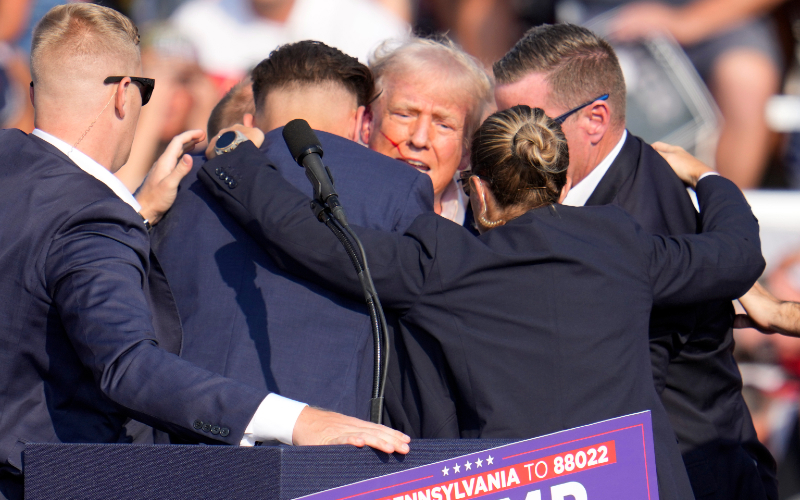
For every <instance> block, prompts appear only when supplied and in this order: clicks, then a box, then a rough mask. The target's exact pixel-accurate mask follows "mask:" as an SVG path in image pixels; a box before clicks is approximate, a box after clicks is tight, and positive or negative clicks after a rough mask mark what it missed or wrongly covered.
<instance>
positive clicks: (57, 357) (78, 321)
mask: <svg viewBox="0 0 800 500" xmlns="http://www.w3.org/2000/svg"><path fill="white" fill-rule="evenodd" d="M0 158H1V159H0V228H2V229H0V269H2V270H3V271H2V273H0V297H2V301H0V497H3V496H6V497H9V498H16V497H21V490H20V487H21V483H20V469H21V466H22V462H21V452H22V449H23V448H24V445H25V443H27V442H56V443H57V442H66V443H81V442H83V443H119V442H130V441H131V440H132V439H133V438H132V436H130V435H129V434H128V433H127V431H126V429H125V427H124V424H125V423H126V421H127V420H128V418H129V417H135V418H137V419H139V420H141V421H144V422H146V423H148V424H151V425H156V426H159V427H161V428H163V429H165V430H168V431H170V432H175V433H181V434H183V435H186V436H191V437H192V438H193V439H197V440H209V439H215V440H217V442H220V441H221V442H226V443H230V444H236V443H238V442H239V441H240V440H241V439H242V435H243V434H244V430H245V427H246V426H247V424H248V422H249V421H250V419H251V418H252V416H253V414H254V413H255V410H256V408H257V407H258V405H259V404H260V403H261V401H262V400H263V399H264V398H265V397H266V395H267V392H266V391H263V390H258V389H253V388H251V387H248V386H246V385H244V384H241V383H237V382H234V381H231V380H227V379H224V378H223V377H221V376H219V375H214V374H212V373H210V372H208V371H206V370H202V369H200V368H197V367H195V366H193V365H191V364H189V363H187V362H186V361H184V360H181V359H180V358H179V357H178V356H177V355H176V354H177V353H178V351H179V349H180V346H181V329H180V322H179V319H178V317H177V311H176V310H175V304H174V301H173V300H172V298H171V297H170V296H169V289H168V287H166V282H165V281H164V280H163V276H160V277H159V276H154V273H157V264H155V263H154V262H151V259H150V256H151V253H150V241H149V237H148V234H147V231H146V229H145V227H144V225H143V223H142V218H141V217H140V216H139V214H137V213H136V212H135V211H134V210H133V209H132V208H131V207H130V206H129V205H127V204H125V203H124V202H123V201H122V200H120V199H119V198H118V197H117V196H116V195H115V194H114V193H113V191H111V189H110V188H108V187H107V186H106V185H105V184H103V183H102V182H100V181H99V180H97V179H95V178H94V177H92V176H91V175H89V174H87V173H85V172H84V171H83V170H81V169H80V168H79V167H78V166H77V165H75V164H74V163H73V162H72V161H71V160H70V159H69V158H67V157H66V156H65V155H64V154H63V153H61V152H60V151H59V150H58V149H57V148H55V147H53V146H51V145H50V144H49V143H47V142H46V141H43V140H41V139H39V138H38V137H35V136H28V135H26V134H24V133H22V132H20V131H19V130H2V131H0ZM159 346H163V347H164V349H162V348H161V347H159ZM168 351H169V352H168ZM196 422H202V424H201V425H200V426H199V428H198V429H194V426H195V425H196V424H195V423H196ZM207 423H208V424H212V425H216V426H218V427H217V429H220V428H225V429H226V430H225V431H224V432H219V431H218V432H217V433H216V434H212V433H211V432H205V431H204V430H203V426H204V425H205V424H207ZM209 431H210V426H209ZM223 434H224V436H223Z"/></svg>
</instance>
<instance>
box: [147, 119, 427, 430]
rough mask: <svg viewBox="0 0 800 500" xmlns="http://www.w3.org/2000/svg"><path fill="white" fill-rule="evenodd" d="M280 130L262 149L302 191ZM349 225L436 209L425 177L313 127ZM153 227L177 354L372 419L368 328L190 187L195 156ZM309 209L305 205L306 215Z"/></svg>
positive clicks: (351, 303) (386, 226)
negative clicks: (172, 302)
mask: <svg viewBox="0 0 800 500" xmlns="http://www.w3.org/2000/svg"><path fill="white" fill-rule="evenodd" d="M282 130H283V129H282V128H281V129H276V130H273V131H271V132H269V133H267V134H266V137H265V140H264V144H262V147H261V152H262V153H263V154H264V157H265V158H267V160H268V161H269V162H270V163H272V164H273V165H274V166H275V167H276V168H277V169H278V170H279V171H280V172H281V175H283V177H284V178H285V179H287V180H288V181H289V182H290V183H291V184H292V185H293V186H295V187H296V188H298V189H300V190H301V191H302V192H304V193H306V194H308V195H309V196H310V195H311V192H312V191H311V184H310V183H309V182H308V179H307V178H306V176H305V171H304V169H303V168H301V167H299V166H298V165H297V163H296V162H295V161H294V160H293V159H292V157H291V154H290V153H289V150H288V148H287V147H286V144H285V143H284V141H283V138H282V136H281V133H282ZM317 135H318V137H319V139H320V141H321V144H322V146H323V149H324V152H325V153H324V160H325V163H326V165H328V166H329V168H330V169H331V171H332V173H333V176H334V178H335V181H336V188H337V190H338V192H339V199H340V200H341V202H342V205H343V206H344V208H345V210H346V212H347V216H348V219H349V220H350V221H351V222H353V223H354V224H358V225H361V226H365V227H370V228H374V229H380V230H384V231H399V232H403V231H405V230H406V229H407V228H408V226H409V225H410V224H411V222H412V221H413V220H414V219H415V218H416V217H417V215H419V214H421V213H423V212H426V211H430V210H432V209H433V188H432V185H431V181H430V178H429V177H428V176H427V175H424V174H421V173H419V172H417V171H416V170H414V169H413V168H411V167H409V166H408V165H406V164H404V163H401V162H398V161H396V160H393V159H391V158H388V157H386V156H383V155H381V154H378V153H376V152H374V151H371V150H369V149H367V148H365V147H363V146H361V145H359V144H357V143H355V142H353V141H350V140H347V139H344V138H342V137H338V136H336V135H333V134H328V133H325V132H317ZM196 160H198V161H197V162H196V163H197V165H195V167H194V168H193V171H192V172H191V173H190V174H189V175H188V176H187V177H186V178H185V179H184V180H183V182H182V183H181V189H180V192H179V194H178V197H177V199H176V200H175V204H174V205H173V207H172V208H171V209H170V211H169V212H168V213H167V215H166V216H165V217H164V219H163V220H162V221H161V222H160V223H159V224H158V225H157V226H156V227H155V228H154V230H153V248H154V249H155V251H156V253H157V254H158V256H159V258H160V259H161V263H162V265H163V266H164V270H165V272H166V274H167V277H168V278H169V282H170V285H171V286H172V290H173V292H174V293H175V297H176V300H177V302H178V310H179V311H180V314H181V321H182V322H183V325H184V329H185V330H186V336H185V340H184V349H183V352H182V353H181V357H182V358H184V359H186V360H188V361H191V362H192V363H195V364H197V365H199V366H202V367H204V368H206V369H208V370H211V371H213V372H215V373H219V374H222V375H224V376H226V377H230V378H233V379H235V380H239V381H241V382H244V383H246V384H248V385H251V386H252V387H255V388H259V389H263V390H270V391H275V392H278V393H280V394H281V395H283V396H286V397H289V398H292V399H296V400H299V401H303V402H306V403H309V404H312V405H315V406H320V407H323V408H326V409H329V410H333V411H337V412H340V413H344V414H346V415H351V416H355V417H360V418H362V419H365V420H368V419H369V399H370V396H371V389H372V370H373V348H372V345H373V344H372V330H371V328H370V321H369V316H368V315H367V312H366V307H365V306H364V300H363V297H359V298H357V299H355V300H353V299H350V298H347V297H343V296H342V295H341V294H338V293H335V292H332V291H330V290H326V289H325V288H323V287H321V286H319V285H317V284H314V283H311V282H308V281H305V280H302V279H299V278H297V277H296V276H293V275H290V274H288V273H286V272H284V271H282V270H280V269H279V268H278V267H277V266H276V265H275V264H274V263H273V262H272V260H271V259H270V258H269V257H268V256H267V254H266V253H265V252H264V251H263V250H262V249H261V248H260V247H259V246H258V244H257V243H256V242H254V241H253V239H252V238H251V237H250V236H249V235H248V234H247V232H246V231H244V230H243V229H242V228H241V227H239V225H238V224H237V223H236V221H235V220H233V219H232V218H231V216H230V215H228V214H227V213H226V212H225V210H223V208H222V207H221V206H220V205H219V203H218V202H217V201H216V200H215V199H214V198H213V196H211V194H210V193H209V192H208V191H207V190H206V188H205V187H203V186H202V184H201V183H200V182H199V181H198V180H197V171H198V169H199V168H200V167H199V165H200V164H202V161H203V160H202V159H201V158H196ZM309 213H310V209H309Z"/></svg>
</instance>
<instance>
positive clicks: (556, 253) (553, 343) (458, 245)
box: [199, 143, 764, 499]
mask: <svg viewBox="0 0 800 500" xmlns="http://www.w3.org/2000/svg"><path fill="white" fill-rule="evenodd" d="M216 170H218V171H219V174H217V173H215V172H216ZM199 176H200V178H201V180H202V181H203V182H204V183H205V184H206V186H207V187H209V188H210V189H211V190H213V193H214V196H215V197H217V199H218V200H220V202H221V203H222V204H223V206H225V208H226V210H228V211H229V212H230V213H231V214H232V215H234V216H235V217H236V219H237V220H238V221H239V222H240V223H241V224H243V225H244V227H246V228H247V229H248V230H249V231H250V232H251V233H252V234H253V235H254V236H255V237H256V238H257V239H258V240H259V241H260V242H261V244H262V246H263V247H264V248H265V249H266V250H267V252H268V253H269V254H270V255H271V256H272V257H273V258H274V259H275V260H276V262H277V263H278V264H279V265H281V266H282V267H284V268H287V269H290V270H292V271H293V272H295V273H298V274H299V275H301V276H305V277H307V278H314V279H316V280H318V281H319V282H320V283H323V284H325V285H326V286H329V287H333V288H336V289H340V290H345V291H347V292H349V293H350V294H353V295H354V296H358V294H360V293H361V292H360V286H359V284H358V279H357V277H356V276H355V273H353V272H352V271H349V270H348V268H347V265H346V263H347V256H346V254H345V253H344V251H343V250H342V249H341V248H340V245H339V243H338V241H337V240H336V239H335V238H334V237H333V236H332V235H330V234H328V231H327V229H326V228H324V227H322V226H321V225H320V224H319V223H318V222H317V221H316V220H315V219H314V218H313V217H312V216H311V214H310V213H309V212H308V207H307V204H308V199H307V198H306V197H305V196H303V195H302V194H301V193H299V192H297V191H296V190H294V189H293V188H292V187H291V186H289V185H288V184H287V183H286V182H285V181H283V180H282V179H281V178H280V175H279V174H278V173H277V172H276V171H275V170H274V169H272V168H270V167H268V166H266V165H265V162H264V160H263V158H261V157H260V155H259V154H258V151H257V150H256V149H255V148H254V147H253V146H252V144H251V143H245V144H244V145H242V146H240V147H239V148H238V149H237V150H236V151H234V152H233V153H230V154H227V155H223V156H221V157H219V158H216V159H214V160H212V161H211V162H209V163H207V164H206V165H204V167H203V169H202V170H201V172H200V173H199ZM219 176H222V177H223V178H224V177H226V176H230V177H233V178H234V179H236V180H237V182H238V186H239V187H237V188H234V189H231V188H230V187H229V186H228V184H226V183H225V182H223V181H222V180H221V179H220V177H219ZM698 193H699V195H700V199H701V203H702V204H703V206H704V207H705V208H706V209H705V211H704V213H703V217H704V223H705V229H706V231H707V233H704V234H702V235H695V236H691V237H675V238H665V237H661V236H652V235H650V234H649V233H647V232H646V231H643V230H642V229H641V228H640V227H638V226H637V225H636V223H635V221H633V219H631V218H630V216H628V215H627V214H625V213H624V211H622V210H621V209H619V208H617V207H594V208H573V207H564V206H552V207H544V208H540V209H536V210H532V211H530V212H528V213H526V214H525V215H523V216H521V217H519V218H517V219H514V220H513V221H511V222H509V223H508V224H506V225H505V226H501V227H499V228H496V229H493V230H492V231H489V232H488V233H486V234H484V235H481V236H480V237H478V238H476V237H474V236H473V235H472V234H470V233H469V231H467V230H466V229H464V228H463V227H461V226H459V225H456V224H453V223H452V222H450V221H448V220H446V219H443V218H442V217H439V216H436V215H433V214H426V215H422V216H420V217H418V218H417V220H416V221H414V223H413V224H412V225H411V227H410V228H409V230H408V231H407V232H406V233H405V235H398V234H389V233H384V232H379V231H372V230H367V229H360V230H359V231H358V232H359V234H360V236H361V238H362V240H363V242H364V246H365V248H366V249H367V254H368V256H369V258H370V267H371V268H372V272H373V278H374V280H375V284H376V287H377V289H378V292H379V293H380V295H381V300H382V301H383V303H384V305H385V306H387V307H391V308H394V309H395V310H397V311H398V312H400V313H401V314H402V319H403V323H402V324H403V325H404V326H409V325H413V326H415V327H416V328H417V329H418V330H419V331H420V332H424V333H425V334H426V335H427V336H428V337H429V338H431V339H433V341H435V342H436V343H438V344H439V345H440V346H441V348H442V352H443V355H444V360H443V361H444V362H445V364H446V369H447V370H448V371H449V372H450V373H451V374H452V383H453V388H454V390H455V392H456V405H457V418H458V421H459V428H460V429H461V435H462V437H468V438H469V437H471V438H477V437H483V438H500V437H503V438H515V437H519V438H525V437H532V436H539V435H543V434H547V433H550V432H554V431H558V430H561V429H567V428H571V427H576V426H580V425H584V424H588V423H591V422H596V421H599V420H603V419H607V418H611V417H615V416H620V415H626V414H630V413H633V412H637V411H642V410H650V411H651V412H652V416H653V424H654V435H655V448H656V461H657V466H658V475H659V488H660V492H661V495H660V496H661V498H665V499H678V498H681V499H684V498H691V496H692V493H691V488H690V485H689V481H688V478H687V476H686V471H685V469H684V467H683V462H682V460H681V457H680V454H679V452H678V449H677V445H676V443H675V438H674V434H673V432H672V430H671V428H670V426H669V422H668V420H667V416H666V412H665V411H664V409H663V406H662V405H661V402H660V400H659V398H658V395H657V394H656V391H655V389H654V387H653V383H652V376H651V365H650V357H649V352H648V340H647V331H648V324H649V318H650V310H651V306H652V304H653V302H654V301H656V302H660V303H665V304H679V303H685V302H692V301H697V300H700V299H701V298H704V297H709V296H711V297H716V298H718V299H723V298H728V299H730V298H731V297H735V296H737V295H738V294H740V293H743V292H744V291H746V290H747V289H748V288H749V287H750V286H751V285H752V283H753V282H754V281H755V279H756V278H757V277H758V276H759V274H760V273H761V271H762V270H763V267H764V261H763V259H762V257H761V250H760V244H759V239H758V224H757V222H756V221H755V218H754V217H753V215H752V213H751V212H750V210H749V207H748V206H747V204H746V202H745V201H744V198H743V196H742V195H741V193H740V192H739V190H738V189H737V188H736V187H735V186H734V185H733V184H732V183H730V182H729V181H727V180H725V179H722V178H720V177H715V178H710V179H704V180H703V181H702V182H701V183H700V184H699V186H698ZM309 241H314V242H315V245H313V246H312V245H308V242H309ZM614 311H617V312H618V313H617V314H612V313H610V312H614Z"/></svg>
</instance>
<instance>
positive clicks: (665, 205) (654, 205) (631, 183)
mask: <svg viewBox="0 0 800 500" xmlns="http://www.w3.org/2000/svg"><path fill="white" fill-rule="evenodd" d="M607 204H615V205H618V206H620V207H622V208H623V209H625V211H626V212H628V213H629V214H630V215H632V216H633V217H634V218H635V219H636V221H637V222H638V223H639V224H640V225H641V226H642V227H643V228H644V229H645V230H647V231H649V232H651V233H654V234H662V235H670V234H694V233H697V232H698V223H697V211H696V210H695V208H694V205H693V204H692V201H691V198H690V197H689V194H688V193H687V191H686V187H685V186H684V184H683V182H681V180H680V179H679V178H678V176H677V175H675V173H674V171H673V170H672V168H671V167H670V166H669V164H668V163H667V162H666V160H664V158H663V157H662V156H661V155H660V154H658V153H657V152H656V151H655V150H654V149H653V148H652V147H651V146H650V145H649V144H647V143H645V142H644V141H643V140H642V139H640V138H638V137H636V136H634V135H633V134H631V133H628V136H627V138H626V139H625V143H624V144H623V146H622V149H621V150H620V152H619V154H618V155H617V157H616V158H615V159H614V161H613V162H612V164H611V166H610V167H609V169H608V171H607V172H606V174H605V175H604V176H603V179H601V181H600V183H599V184H598V185H597V188H596V189H595V191H594V193H592V196H590V197H589V200H588V202H587V205H607Z"/></svg>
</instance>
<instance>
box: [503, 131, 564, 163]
mask: <svg viewBox="0 0 800 500" xmlns="http://www.w3.org/2000/svg"><path fill="white" fill-rule="evenodd" d="M545 125H546V124H545V123H543V121H542V120H537V121H528V122H524V123H523V124H522V126H521V127H520V128H519V130H517V133H516V134H514V138H513V139H512V141H511V151H512V153H513V155H514V156H516V157H517V158H519V159H520V160H521V161H522V163H523V164H524V165H528V166H533V165H538V166H539V169H540V170H544V171H547V172H556V171H558V170H559V167H558V164H559V159H560V156H561V153H562V151H561V150H562V147H563V146H562V142H563V141H562V140H561V139H560V138H559V137H558V136H557V135H556V133H555V132H554V131H553V129H551V128H549V127H547V126H545Z"/></svg>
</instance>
